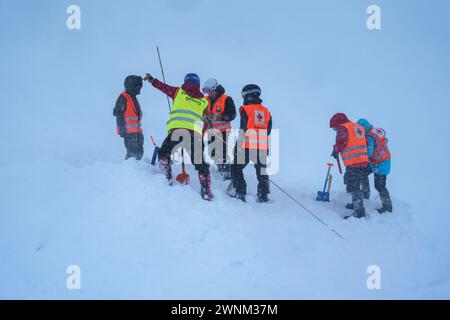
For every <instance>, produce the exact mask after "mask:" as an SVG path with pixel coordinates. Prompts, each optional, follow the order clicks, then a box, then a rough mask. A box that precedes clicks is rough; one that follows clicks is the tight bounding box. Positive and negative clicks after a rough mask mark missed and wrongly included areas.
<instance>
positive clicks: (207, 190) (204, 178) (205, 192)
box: [198, 171, 213, 200]
mask: <svg viewBox="0 0 450 320" xmlns="http://www.w3.org/2000/svg"><path fill="white" fill-rule="evenodd" d="M198 179H199V181H200V195H201V196H202V198H203V199H204V200H211V199H212V198H213V194H212V192H211V174H210V173H209V171H208V172H199V173H198Z"/></svg>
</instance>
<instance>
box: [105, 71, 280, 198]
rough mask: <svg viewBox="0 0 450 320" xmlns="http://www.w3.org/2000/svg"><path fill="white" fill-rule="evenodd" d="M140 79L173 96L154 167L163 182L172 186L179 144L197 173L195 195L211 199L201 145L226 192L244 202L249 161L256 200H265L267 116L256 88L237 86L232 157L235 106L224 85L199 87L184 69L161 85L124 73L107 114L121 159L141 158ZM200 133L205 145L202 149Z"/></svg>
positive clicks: (214, 82) (269, 119) (148, 77)
mask: <svg viewBox="0 0 450 320" xmlns="http://www.w3.org/2000/svg"><path fill="white" fill-rule="evenodd" d="M143 81H148V82H149V83H150V84H151V85H152V86H153V87H155V88H156V89H158V90H160V91H161V92H163V93H164V94H166V95H167V96H168V97H170V98H171V99H172V100H173V103H172V105H171V107H170V114H169V117H168V120H167V132H168V134H167V137H166V138H165V139H164V142H163V143H162V145H161V147H160V148H159V150H158V163H159V167H160V168H161V171H162V172H163V174H164V175H165V176H166V178H167V180H168V182H169V184H172V167H171V164H172V160H171V159H172V154H173V153H174V152H176V151H177V149H178V148H184V150H186V152H187V153H188V154H189V156H190V158H191V160H192V162H193V164H194V167H195V169H196V170H197V171H198V176H199V181H200V186H201V188H200V194H201V196H202V198H203V199H205V200H210V199H211V198H212V197H213V194H212V192H211V174H210V171H209V167H210V165H209V163H208V162H207V161H205V158H204V151H205V148H207V150H208V154H209V155H210V156H211V157H212V158H213V160H214V161H215V162H216V164H217V168H218V171H219V172H220V174H221V176H222V178H223V179H224V180H231V181H230V185H229V187H228V189H227V194H228V195H230V196H231V197H235V198H238V199H240V200H242V201H244V202H245V201H246V194H247V184H246V181H245V178H244V174H243V170H244V168H245V167H246V166H247V165H248V164H249V163H250V162H252V163H253V164H254V167H255V170H256V175H257V178H258V190H257V201H258V202H270V200H269V193H270V184H269V177H268V176H267V174H266V172H265V170H266V168H267V156H268V152H269V141H268V139H269V135H270V133H271V129H272V116H271V113H270V111H269V110H268V109H267V108H266V107H265V106H263V105H262V100H261V98H260V96H261V88H260V87H259V86H257V85H255V84H248V85H246V86H244V88H243V89H242V92H241V96H242V98H243V105H242V106H241V107H240V108H239V114H240V117H241V119H240V130H239V136H238V139H237V142H236V143H235V145H234V146H231V148H230V149H232V150H233V156H232V157H230V156H229V153H228V149H229V148H228V144H229V141H230V132H231V130H232V126H231V122H232V121H233V120H234V119H235V118H236V107H235V104H234V101H233V99H232V98H231V97H230V96H228V95H226V94H225V89H224V87H223V86H222V85H220V84H219V83H218V82H217V80H216V79H208V80H207V81H206V82H205V84H204V86H203V87H202V90H200V78H199V76H198V75H197V74H195V73H188V74H187V75H186V76H185V77H184V83H183V84H182V85H181V86H180V87H174V86H170V85H168V84H165V83H164V82H161V81H159V80H158V79H156V78H154V77H152V76H151V75H150V74H148V73H147V74H146V75H145V76H144V78H142V77H140V76H134V75H131V76H128V77H127V78H126V79H125V83H124V84H125V91H124V92H122V93H121V95H120V96H119V98H118V99H117V102H116V106H115V108H114V112H113V114H114V116H115V117H116V124H117V133H118V134H119V135H120V136H121V137H123V138H124V143H125V148H126V150H127V154H126V157H125V159H128V158H130V157H134V158H135V159H137V160H140V159H141V158H142V156H143V140H144V139H143V134H142V127H141V119H142V109H141V107H140V105H139V101H138V99H137V98H136V96H137V95H139V94H140V91H141V89H142V86H143ZM202 91H203V92H202ZM205 136H206V140H207V141H208V147H205V143H204V137H205ZM210 146H214V147H212V148H211V147H210Z"/></svg>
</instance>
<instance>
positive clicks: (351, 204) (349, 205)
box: [345, 203, 355, 210]
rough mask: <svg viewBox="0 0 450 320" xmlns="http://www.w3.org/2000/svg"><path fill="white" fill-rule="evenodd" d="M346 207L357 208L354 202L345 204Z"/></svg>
mask: <svg viewBox="0 0 450 320" xmlns="http://www.w3.org/2000/svg"><path fill="white" fill-rule="evenodd" d="M345 208H346V209H349V210H353V209H355V206H354V205H353V203H347V204H346V205H345Z"/></svg>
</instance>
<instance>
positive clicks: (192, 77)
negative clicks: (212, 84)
mask: <svg viewBox="0 0 450 320" xmlns="http://www.w3.org/2000/svg"><path fill="white" fill-rule="evenodd" d="M189 82H190V83H193V84H195V85H197V86H199V87H200V77H199V76H198V74H196V73H188V74H187V75H185V76H184V83H189Z"/></svg>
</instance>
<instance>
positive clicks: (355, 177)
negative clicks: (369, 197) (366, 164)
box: [344, 167, 367, 213]
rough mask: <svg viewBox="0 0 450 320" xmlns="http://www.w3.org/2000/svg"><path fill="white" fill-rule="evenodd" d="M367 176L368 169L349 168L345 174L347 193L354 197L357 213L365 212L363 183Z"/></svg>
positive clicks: (353, 201)
mask: <svg viewBox="0 0 450 320" xmlns="http://www.w3.org/2000/svg"><path fill="white" fill-rule="evenodd" d="M366 175H367V168H359V167H347V168H346V170H345V174H344V184H345V185H346V187H347V192H348V193H350V194H351V196H352V203H353V207H354V210H355V212H357V213H359V212H362V211H364V202H363V194H362V190H361V181H362V179H363V178H364V176H366Z"/></svg>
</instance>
